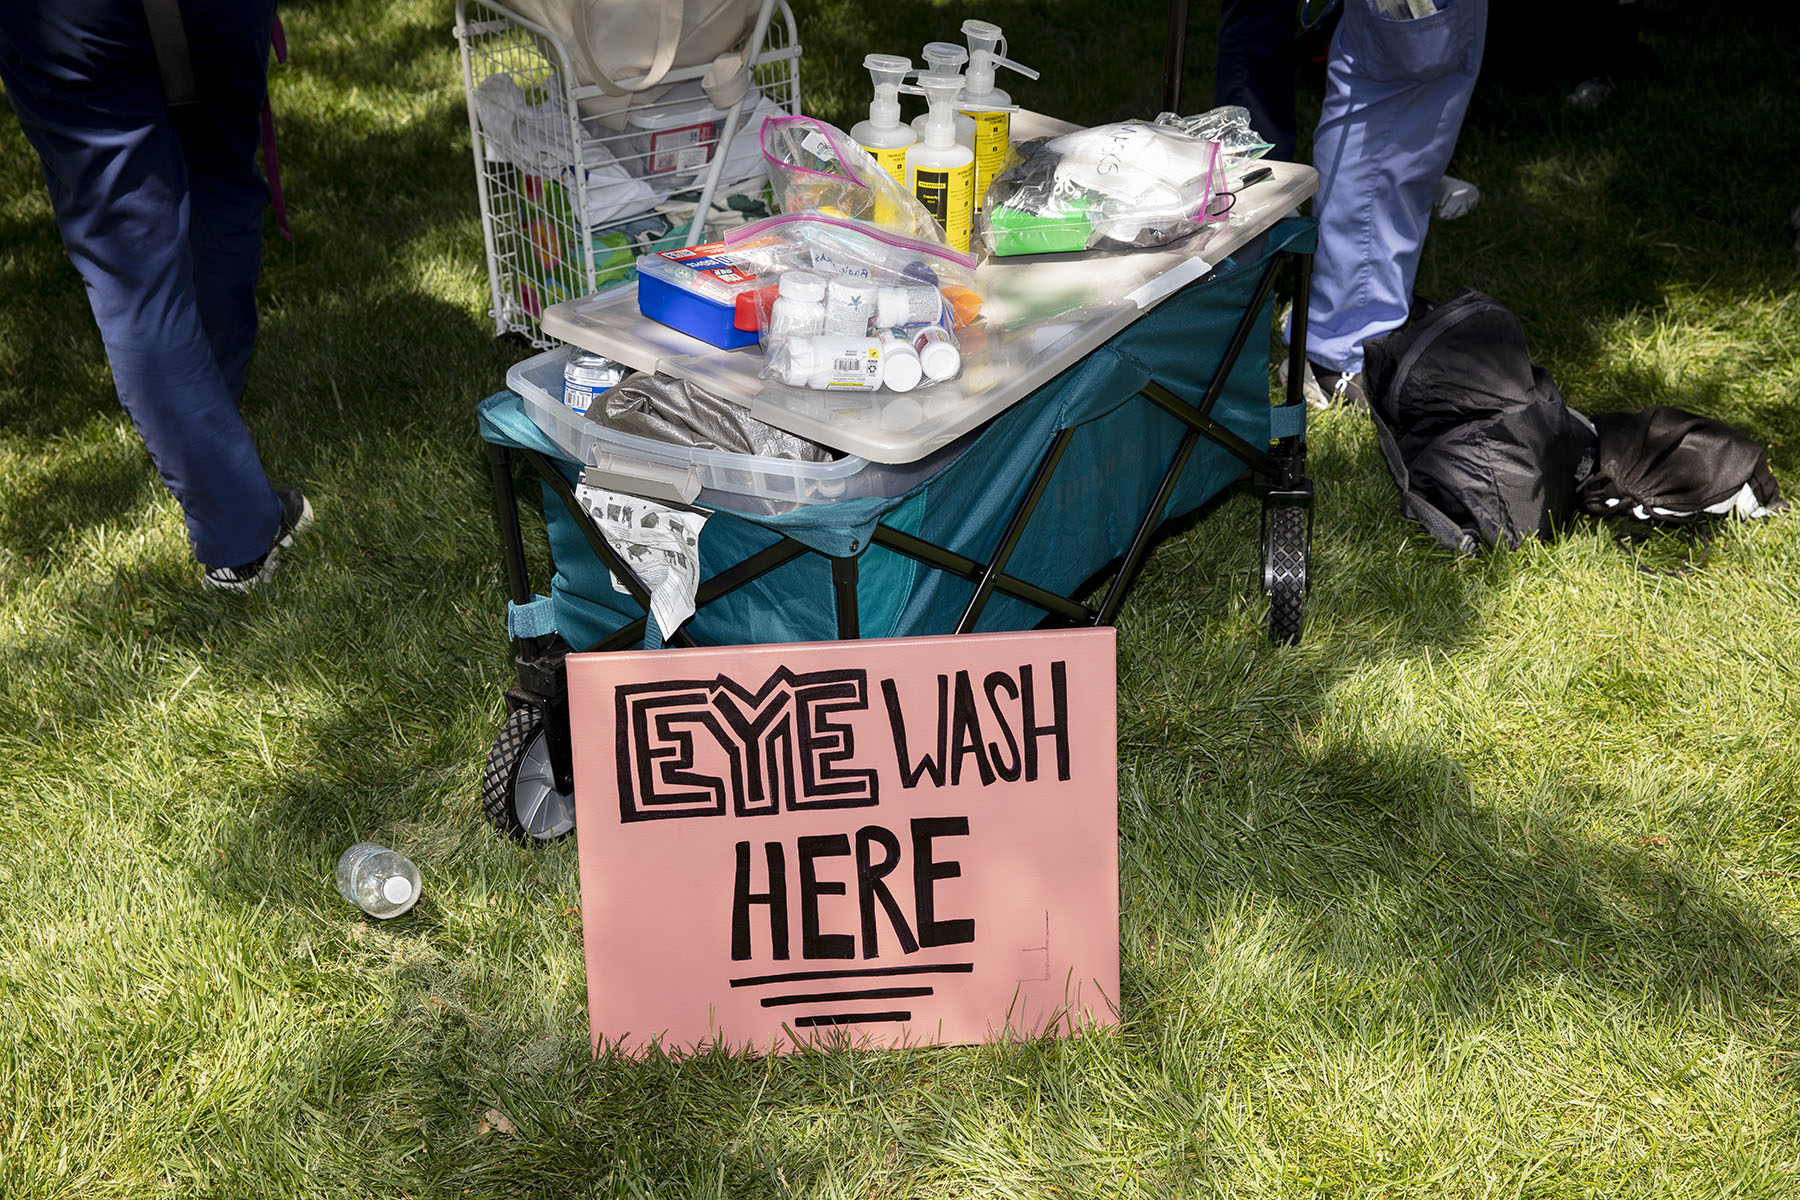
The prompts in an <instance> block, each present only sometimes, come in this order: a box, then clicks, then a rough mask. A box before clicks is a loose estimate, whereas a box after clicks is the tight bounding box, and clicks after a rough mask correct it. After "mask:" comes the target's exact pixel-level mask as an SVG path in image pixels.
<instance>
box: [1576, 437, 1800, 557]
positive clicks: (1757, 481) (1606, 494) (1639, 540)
mask: <svg viewBox="0 0 1800 1200" xmlns="http://www.w3.org/2000/svg"><path fill="white" fill-rule="evenodd" d="M1594 430H1595V433H1596V434H1597V435H1598V441H1599V448H1598V451H1597V453H1596V455H1595V462H1594V469H1593V471H1592V472H1590V473H1589V474H1588V476H1587V478H1585V479H1583V480H1582V481H1581V486H1580V500H1581V506H1582V508H1584V509H1586V510H1587V511H1588V512H1591V513H1593V514H1594V515H1596V516H1599V517H1606V518H1612V521H1611V524H1612V531H1613V536H1614V537H1615V538H1616V539H1617V540H1618V542H1619V544H1620V545H1622V546H1625V547H1626V548H1628V549H1630V550H1632V551H1634V552H1635V553H1636V554H1637V556H1638V569H1639V570H1641V571H1646V572H1649V573H1651V574H1665V575H1667V574H1673V575H1683V574H1686V573H1687V572H1688V571H1689V570H1692V569H1693V568H1694V567H1697V566H1699V565H1701V564H1703V563H1704V562H1705V561H1706V558H1707V555H1708V554H1710V553H1711V552H1712V538H1713V532H1714V529H1715V527H1716V526H1717V525H1718V523H1719V522H1721V521H1723V520H1725V519H1726V518H1728V517H1746V518H1754V517H1766V516H1768V515H1769V514H1770V513H1772V512H1774V511H1776V510H1777V509H1782V508H1785V507H1787V501H1785V500H1783V499H1782V498H1781V489H1780V488H1779V487H1778V486H1776V483H1775V477H1774V476H1773V475H1771V474H1770V473H1769V459H1768V455H1767V454H1766V453H1764V451H1763V448H1762V447H1761V446H1759V445H1757V444H1756V443H1755V442H1754V441H1752V440H1750V439H1749V438H1747V437H1745V436H1744V435H1743V434H1741V433H1739V432H1738V431H1737V430H1736V429H1733V428H1732V427H1731V426H1729V425H1727V424H1725V423H1724V422H1723V421H1715V420H1713V419H1712V418H1710V417H1700V416H1695V415H1694V414H1693V413H1691V412H1684V411H1682V410H1681V409H1679V408H1668V407H1665V406H1661V405H1657V406H1654V407H1651V408H1646V409H1644V410H1642V411H1641V412H1621V413H1600V414H1599V415H1597V416H1596V417H1594ZM1670 532H1672V533H1674V534H1676V535H1677V537H1678V538H1679V539H1680V541H1681V542H1682V544H1683V546H1684V547H1685V551H1684V553H1683V558H1682V560H1681V561H1680V562H1679V563H1677V564H1676V565H1675V566H1673V567H1669V568H1659V567H1655V566H1652V565H1650V563H1648V562H1646V561H1645V547H1646V546H1647V544H1648V543H1650V542H1651V541H1652V540H1653V539H1654V538H1656V537H1657V535H1658V534H1662V533H1670ZM1696 546H1697V547H1698V548H1699V553H1698V555H1697V556H1696V554H1695V547H1696Z"/></svg>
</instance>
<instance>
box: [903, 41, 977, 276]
mask: <svg viewBox="0 0 1800 1200" xmlns="http://www.w3.org/2000/svg"><path fill="white" fill-rule="evenodd" d="M962 87H963V77H962V76H961V75H956V74H953V73H950V72H945V71H925V72H922V73H921V74H920V75H919V77H918V87H916V88H912V89H908V90H910V91H913V92H915V93H922V94H923V95H924V97H925V104H926V106H927V109H926V113H925V118H926V120H925V135H924V137H922V138H920V139H919V140H918V141H917V142H914V143H913V145H912V146H911V148H909V149H908V150H907V152H906V190H907V191H909V192H911V193H912V194H913V195H915V196H917V197H918V198H919V203H921V204H923V205H924V206H925V211H927V212H929V213H930V214H931V215H932V216H934V217H936V218H937V222H938V224H939V225H941V226H943V228H944V240H945V241H946V242H948V243H949V245H950V248H951V249H952V250H962V251H965V252H966V251H967V250H968V249H969V235H970V233H971V232H973V229H974V223H975V152H974V151H973V150H971V149H969V148H968V147H967V146H961V145H958V144H957V141H956V125H955V120H954V119H955V116H956V101H957V97H959V96H960V95H962Z"/></svg>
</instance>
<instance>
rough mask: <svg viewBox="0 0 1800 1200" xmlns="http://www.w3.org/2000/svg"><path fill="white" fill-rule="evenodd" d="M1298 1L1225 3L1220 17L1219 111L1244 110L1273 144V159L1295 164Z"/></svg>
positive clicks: (1216, 88)
mask: <svg viewBox="0 0 1800 1200" xmlns="http://www.w3.org/2000/svg"><path fill="white" fill-rule="evenodd" d="M1296 23H1297V21H1296V14H1295V11H1294V0H1225V3H1224V8H1223V10H1222V11H1221V12H1220V14H1219V52H1218V57H1217V65H1216V71H1215V74H1214V76H1213V103H1214V104H1215V105H1224V104H1241V105H1243V106H1244V107H1245V108H1247V109H1249V110H1250V127H1251V128H1252V129H1254V130H1256V132H1258V133H1260V134H1261V135H1262V136H1263V137H1265V138H1267V139H1268V140H1269V141H1270V142H1271V143H1272V148H1271V149H1270V151H1269V157H1270V158H1279V159H1281V160H1282V161H1283V162H1292V161H1293V160H1294V143H1295V140H1296V138H1297V137H1298V130H1299V122H1298V120H1297V118H1296V116H1295V112H1294V108H1295V104H1294V66H1295V63H1294V57H1295V54H1294V26H1295V24H1296Z"/></svg>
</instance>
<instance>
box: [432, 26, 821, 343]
mask: <svg viewBox="0 0 1800 1200" xmlns="http://www.w3.org/2000/svg"><path fill="white" fill-rule="evenodd" d="M758 28H760V29H762V30H763V34H762V37H761V38H760V40H759V41H758V44H759V45H760V47H761V49H760V51H759V52H758V53H757V54H756V55H755V57H754V58H753V59H752V62H751V83H752V86H751V89H750V92H749V94H748V95H746V96H745V97H744V99H743V100H742V101H741V102H740V103H739V104H737V105H734V106H733V107H732V108H731V109H727V110H721V109H718V108H715V107H713V105H712V103H711V102H710V101H709V100H708V99H707V97H706V94H705V92H704V91H703V90H702V89H701V86H700V78H701V76H702V75H703V74H704V73H705V69H706V68H705V67H704V66H699V67H689V68H676V69H673V70H671V71H670V72H669V73H668V75H667V76H666V77H665V78H664V81H663V82H664V84H665V85H668V86H667V90H666V91H665V92H663V93H662V94H661V95H660V96H658V98H657V99H656V100H655V101H654V102H652V103H648V104H642V105H637V106H634V107H633V108H632V109H631V110H630V111H629V113H628V114H627V117H626V120H625V124H624V128H623V129H616V128H613V127H612V126H610V125H608V124H606V123H604V122H602V121H600V120H598V119H596V118H594V117H590V116H585V115H584V114H583V101H589V100H594V99H597V98H600V97H603V96H604V93H602V92H601V91H600V89H599V88H596V87H591V86H588V87H584V86H578V85H576V84H575V82H574V80H575V78H576V76H575V72H574V71H573V70H572V69H571V67H570V59H569V53H568V50H567V48H566V47H565V46H564V45H563V44H562V42H561V41H560V40H559V39H558V38H557V37H556V35H555V34H553V33H552V32H551V31H549V30H548V29H545V28H544V27H543V26H541V25H537V24H535V23H533V22H532V21H530V20H528V19H527V18H525V17H523V16H521V15H519V14H518V13H516V12H514V11H512V10H511V9H509V8H507V7H506V6H505V5H503V4H501V3H498V0H457V3H456V40H457V44H458V45H459V47H460V48H461V51H462V68H463V88H464V92H465V94H466V96H467V99H468V107H469V140H470V143H471V146H472V148H473V150H474V156H475V183H476V189H477V193H478V195H479V197H480V201H481V233H482V238H483V240H484V242H485V243H486V249H487V265H488V284H489V290H490V296H491V301H492V308H491V309H490V310H489V315H490V316H492V317H493V319H494V333H495V336H501V335H504V334H508V333H518V334H521V335H523V336H524V337H525V338H526V339H527V340H528V341H529V342H530V343H531V344H532V345H534V346H537V347H540V348H548V347H550V346H554V345H557V344H558V342H557V341H556V339H554V338H551V337H547V336H546V335H545V334H544V332H543V329H542V326H541V324H540V320H539V318H540V316H541V314H542V313H543V310H544V309H545V308H547V307H549V306H550V305H552V304H555V303H557V302H559V301H562V300H572V299H575V298H577V297H580V296H586V295H591V294H592V293H594V292H597V291H601V290H603V289H605V288H608V287H616V286H618V285H619V284H622V283H626V282H629V281H630V280H632V279H635V278H636V277H637V273H636V268H635V267H634V266H633V264H634V263H635V261H636V259H637V257H638V256H639V255H641V254H643V253H645V252H646V251H650V250H668V249H672V248H674V247H676V246H682V245H689V246H691V245H695V244H697V243H698V242H701V241H703V240H713V239H715V238H717V237H718V236H720V235H722V234H723V233H724V231H725V230H726V229H728V228H729V227H730V226H731V225H733V224H738V223H741V222H742V221H743V220H744V219H745V214H746V212H747V211H748V212H755V211H757V210H756V209H755V207H754V205H755V204H756V203H758V202H766V193H767V184H768V178H767V174H766V172H765V171H764V170H763V160H762V154H761V151H760V149H759V147H758V140H757V131H758V129H759V128H760V127H761V125H762V120H763V118H764V117H765V116H770V115H773V114H775V113H777V112H783V113H794V114H797V113H799V112H800V44H799V41H798V38H797V36H796V32H795V26H794V14H793V10H792V9H790V8H789V7H788V4H787V0H765V3H764V14H763V19H762V20H760V21H759V22H758ZM752 37H753V38H754V37H755V34H752ZM696 212H701V213H704V214H705V217H704V219H702V220H699V221H696V220H694V214H695V213H696Z"/></svg>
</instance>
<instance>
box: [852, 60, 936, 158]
mask: <svg viewBox="0 0 1800 1200" xmlns="http://www.w3.org/2000/svg"><path fill="white" fill-rule="evenodd" d="M863 66H865V67H867V68H868V69H869V78H870V79H871V80H873V81H874V83H875V98H874V99H873V100H871V101H870V102H869V119H868V120H866V121H858V122H857V123H856V124H854V125H852V126H851V127H850V138H851V140H852V141H854V142H855V143H856V144H857V145H859V146H861V147H862V148H863V149H864V150H867V151H868V152H869V153H870V154H871V155H872V156H873V157H874V159H875V161H876V162H878V163H880V164H881V169H882V170H884V171H886V172H887V173H888V174H889V175H892V176H893V177H894V182H895V183H897V184H900V185H901V186H902V187H904V186H905V185H906V148H907V147H908V146H910V145H912V144H913V143H914V142H916V141H918V140H919V135H918V134H917V133H915V132H914V131H913V130H912V129H910V128H908V127H907V126H905V125H903V124H901V123H900V85H901V84H902V83H904V82H906V77H907V76H908V75H910V74H912V59H910V58H902V57H900V56H899V55H898V54H871V55H869V56H868V57H867V58H865V59H863Z"/></svg>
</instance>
